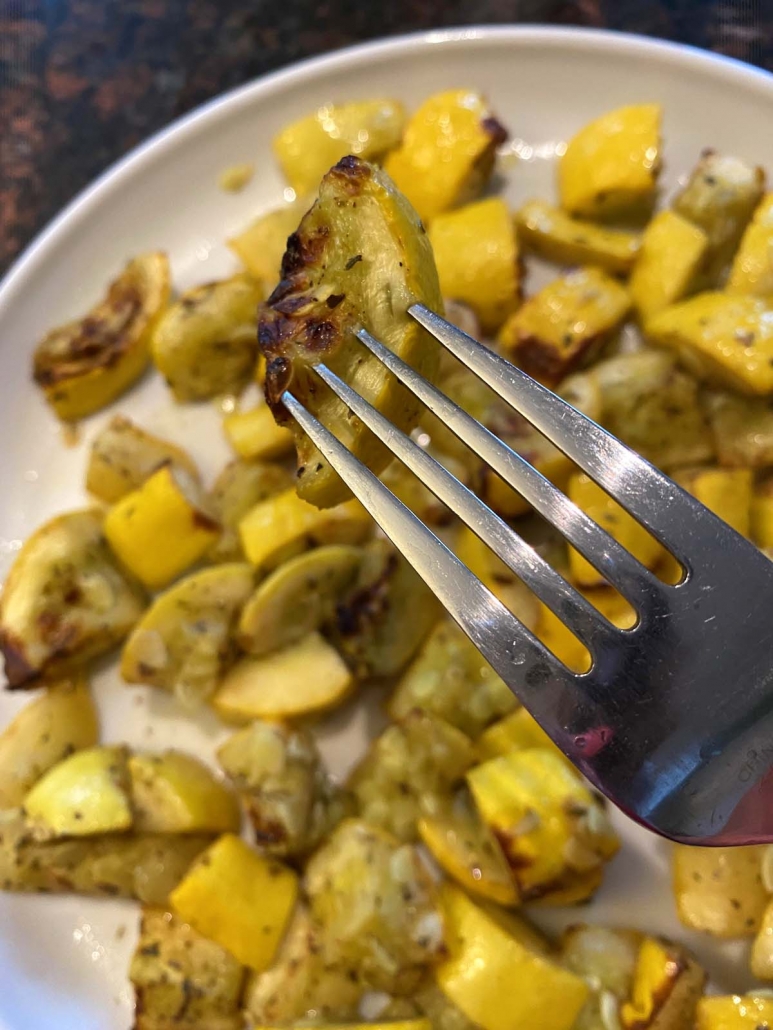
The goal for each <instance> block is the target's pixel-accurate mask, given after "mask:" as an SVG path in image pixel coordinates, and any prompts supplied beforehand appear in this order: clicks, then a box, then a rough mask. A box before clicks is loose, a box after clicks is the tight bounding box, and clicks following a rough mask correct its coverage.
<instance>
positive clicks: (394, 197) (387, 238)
mask: <svg viewBox="0 0 773 1030" xmlns="http://www.w3.org/2000/svg"><path fill="white" fill-rule="evenodd" d="M387 298H388V302H387ZM416 302H421V303H424V304H426V305H427V307H429V308H431V309H432V310H434V311H442V299H441V295H440V287H439V285H438V279H437V271H436V269H435V262H434V259H433V257H432V248H431V247H430V244H429V239H428V238H427V234H426V232H425V231H424V228H423V226H422V225H421V223H420V222H419V219H418V216H417V215H416V212H415V211H414V210H413V208H412V207H411V206H410V204H409V203H408V201H407V200H406V199H405V197H404V196H402V194H400V193H399V192H398V191H397V189H395V186H394V184H393V183H392V181H391V180H390V179H389V177H388V176H387V175H386V174H385V173H384V172H383V171H382V170H381V169H380V168H376V167H375V166H374V165H370V164H368V163H367V162H366V161H362V160H360V158H357V157H354V156H349V157H344V158H342V159H341V160H340V161H339V162H338V164H337V165H336V166H335V167H334V168H331V170H330V171H329V172H328V173H327V174H326V175H325V177H324V178H323V180H322V183H321V184H320V189H319V197H318V199H317V201H316V203H315V204H314V206H313V207H312V208H311V210H310V211H309V212H308V213H307V214H306V215H304V217H303V219H302V221H301V224H300V225H299V226H298V229H297V231H296V232H295V233H293V235H292V236H291V237H290V239H289V240H288V249H287V251H286V253H285V256H284V258H283V262H282V281H281V283H280V284H279V286H277V288H276V289H275V290H274V292H273V293H272V294H271V296H270V297H269V299H268V301H267V302H266V304H264V305H263V306H262V308H261V311H260V317H259V323H258V342H259V344H260V348H261V351H262V352H263V354H264V356H265V358H266V361H267V365H266V385H265V393H266V399H267V400H268V402H269V405H270V406H271V409H272V411H273V412H274V416H275V417H276V419H277V421H278V422H279V423H280V424H282V425H288V426H289V427H290V428H291V429H292V432H293V435H294V437H295V445H296V450H297V452H298V492H299V494H300V495H301V497H303V498H304V499H305V500H307V501H310V502H312V503H314V504H317V505H319V506H320V507H330V506H332V505H334V504H338V503H339V502H340V501H343V500H345V499H346V498H347V497H348V496H350V491H349V490H348V488H347V487H346V486H345V485H344V483H343V481H342V480H341V479H340V478H339V476H338V474H337V473H336V472H334V470H333V468H332V466H331V465H330V464H329V463H328V461H327V459H326V458H325V457H324V456H323V455H322V454H321V452H320V451H319V450H318V449H317V448H316V447H315V446H314V445H313V444H312V442H311V440H310V439H309V437H308V436H306V434H305V433H304V432H303V430H302V429H301V428H300V426H299V425H298V423H297V422H296V421H295V419H293V418H292V416H291V415H290V414H289V413H288V412H287V411H286V409H285V407H284V404H283V402H282V395H283V393H284V391H285V390H286V389H287V387H288V386H289V385H290V383H291V382H292V392H293V395H294V396H295V397H296V398H297V399H298V400H299V401H301V402H302V403H303V404H304V405H305V406H306V408H307V409H308V410H309V411H311V412H312V414H314V415H316V416H317V418H318V419H320V421H321V422H323V423H324V424H325V426H326V427H327V428H328V429H329V430H330V431H331V432H332V433H334V434H335V435H336V436H337V437H338V439H339V440H341V442H342V443H343V444H344V446H346V448H347V449H348V450H349V451H351V452H352V453H353V454H355V455H356V457H358V458H359V459H360V460H361V461H363V462H364V463H365V464H366V465H367V466H368V467H369V468H370V469H371V470H372V471H373V472H376V473H379V472H381V471H383V469H385V468H386V466H387V465H388V464H389V462H390V460H391V459H392V453H391V451H389V450H388V448H387V447H386V446H385V445H384V444H382V443H381V442H380V441H379V440H378V439H377V438H376V437H375V436H374V434H373V433H371V432H370V430H369V429H367V427H366V426H364V425H363V423H362V422H361V421H360V420H359V419H357V418H355V417H354V416H353V415H352V413H351V412H350V411H349V409H348V407H347V406H346V404H344V403H343V401H341V400H339V398H338V397H337V396H336V395H335V394H334V393H333V392H332V391H331V390H330V389H329V388H327V387H326V386H324V385H323V384H322V383H321V382H320V380H319V376H318V375H317V373H316V372H315V371H314V366H315V365H317V364H318V363H320V362H324V363H325V365H326V366H327V367H328V368H330V369H331V371H333V372H335V373H336V374H337V375H339V376H341V377H342V378H343V379H344V380H345V381H346V382H347V383H348V384H349V386H351V387H352V388H353V389H355V390H356V391H357V392H358V393H359V394H360V395H361V396H363V397H365V398H367V400H369V401H370V403H371V404H373V405H374V407H376V408H377V409H378V410H379V411H380V412H381V413H382V414H383V415H385V416H386V417H387V418H388V419H389V420H390V421H391V422H393V423H394V424H395V425H397V426H398V427H399V428H400V429H402V430H404V431H406V432H407V431H410V430H411V429H413V427H414V426H415V425H416V423H417V422H418V419H419V415H420V414H421V411H422V406H421V404H420V402H419V401H418V400H416V398H414V397H413V395H411V394H409V392H408V390H407V389H406V388H405V387H403V386H402V385H401V384H400V383H399V382H398V381H397V379H396V378H395V377H394V376H393V375H391V373H390V372H388V371H387V369H386V368H385V366H384V365H383V364H382V363H381V362H380V361H379V360H378V359H377V358H376V357H374V356H373V355H371V354H369V353H368V352H367V350H363V347H362V344H361V343H360V342H359V340H358V339H357V337H356V335H355V331H356V330H357V329H359V328H365V329H367V330H368V331H369V332H371V333H372V334H373V336H375V337H376V338H377V339H379V340H381V342H382V343H383V344H384V345H385V346H386V347H388V348H389V349H390V350H392V351H394V352H395V353H396V354H397V355H398V356H399V357H401V358H403V360H405V361H407V362H408V363H409V364H410V365H412V366H413V367H414V368H415V369H416V370H417V371H418V372H421V374H422V375H425V376H427V377H429V378H430V379H431V378H433V377H434V375H435V372H436V370H437V368H438V363H439V360H440V355H439V347H438V345H437V343H436V342H435V340H433V339H432V337H431V336H430V335H429V333H427V331H426V330H425V329H423V328H422V327H421V326H420V325H419V324H418V323H417V322H416V321H415V320H414V319H413V318H411V317H410V316H409V315H408V308H409V307H410V306H411V304H413V303H416Z"/></svg>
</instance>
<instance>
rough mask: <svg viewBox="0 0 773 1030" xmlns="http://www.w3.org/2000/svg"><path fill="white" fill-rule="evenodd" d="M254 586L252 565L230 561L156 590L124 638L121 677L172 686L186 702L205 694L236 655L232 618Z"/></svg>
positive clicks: (138, 681)
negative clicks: (151, 602) (162, 591)
mask: <svg viewBox="0 0 773 1030" xmlns="http://www.w3.org/2000/svg"><path fill="white" fill-rule="evenodd" d="M252 585H253V574H252V569H251V567H250V566H249V565H247V564H246V563H245V562H233V563H227V564H223V565H216V566H215V567H214V568H208V569H202V570H201V571H200V572H194V573H192V574H191V575H190V576H186V577H185V579H183V580H181V581H180V582H179V583H176V584H175V585H174V586H173V587H171V588H170V589H169V590H167V591H165V592H164V593H163V594H160V595H159V596H158V597H157V598H156V599H155V601H154V602H153V604H152V605H151V606H150V608H149V609H148V610H147V612H145V614H144V616H143V617H142V619H141V620H140V621H139V623H138V624H137V626H136V627H135V628H134V631H133V632H132V634H131V636H130V637H129V639H128V640H127V641H126V645H125V646H124V649H123V654H122V655H121V675H122V676H123V678H124V680H126V682H127V683H146V684H148V685H149V686H153V687H160V688H162V689H163V690H171V691H173V692H174V693H175V694H176V695H177V697H178V698H179V699H180V700H181V701H183V702H184V703H187V704H195V703H197V702H200V701H202V700H203V699H204V698H206V697H209V695H210V694H211V693H212V691H213V690H214V689H215V687H216V685H217V682H218V679H219V678H220V675H221V673H222V672H223V670H224V668H225V667H226V666H227V665H228V663H229V661H230V659H231V658H232V657H233V656H234V654H233V652H234V647H233V635H234V630H235V627H236V620H237V618H238V614H239V609H240V608H241V606H242V605H243V604H244V602H245V601H246V600H247V598H248V597H249V596H250V592H251V591H252Z"/></svg>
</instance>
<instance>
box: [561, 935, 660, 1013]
mask: <svg viewBox="0 0 773 1030" xmlns="http://www.w3.org/2000/svg"><path fill="white" fill-rule="evenodd" d="M641 940H642V935H641V934H640V933H639V932H637V931H636V930H612V929H608V928H607V927H605V926H585V925H583V924H582V923H579V924H575V925H573V926H569V927H567V928H566V930H564V932H563V933H562V934H561V940H560V954H561V960H562V963H563V964H564V965H565V966H566V967H567V968H568V969H570V970H571V971H572V972H573V973H576V974H577V975H578V976H581V977H582V978H583V979H584V980H585V982H586V983H587V984H588V986H589V987H590V988H591V993H590V995H589V996H588V1000H587V1001H586V1002H585V1005H584V1006H583V1009H582V1011H581V1012H580V1015H579V1016H578V1017H577V1022H576V1023H575V1025H574V1027H573V1028H572V1030H600V1028H601V1027H605V1026H606V1025H607V1024H609V1026H616V1025H617V1024H618V1023H619V1019H620V1006H621V1004H622V1003H623V1002H625V1001H626V1000H627V999H628V997H629V995H630V993H631V988H632V987H633V977H634V973H635V971H636V963H637V959H638V957H639V947H640V944H641ZM610 1015H611V1016H612V1017H615V1018H611V1019H610ZM616 1021H617V1022H616ZM675 1030H676V1028H675Z"/></svg>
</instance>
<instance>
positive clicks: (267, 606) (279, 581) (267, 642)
mask: <svg viewBox="0 0 773 1030" xmlns="http://www.w3.org/2000/svg"><path fill="white" fill-rule="evenodd" d="M363 557H364V551H363V549H362V548H360V547H345V546H342V545H335V544H332V545H330V546H329V547H315V548H313V549H312V550H311V551H306V552H305V553H304V554H299V555H298V556H297V557H296V558H291V559H290V560H289V561H286V562H284V563H283V564H282V565H280V566H279V568H277V569H275V570H274V571H273V572H272V573H271V574H270V575H268V576H267V577H266V578H265V579H264V580H263V581H262V582H261V583H260V585H259V586H258V588H257V590H256V591H255V593H254V594H253V595H252V596H251V597H250V598H249V600H248V601H247V603H246V604H245V606H244V608H243V609H242V613H241V616H240V618H239V631H238V639H239V646H240V647H241V648H242V650H244V651H246V652H247V653H248V654H252V655H256V656H260V655H264V654H269V653H270V652H271V651H278V650H281V649H282V648H284V647H289V646H290V644H294V643H296V642H297V641H298V640H300V639H302V638H303V637H305V636H306V635H307V634H308V633H312V632H313V631H314V630H316V629H319V628H320V626H322V625H323V624H324V623H326V622H330V621H331V620H332V618H333V617H334V615H335V611H336V604H337V603H338V602H339V601H340V600H341V598H342V595H343V593H344V591H345V590H346V589H347V588H348V587H349V586H351V584H352V582H353V581H354V579H355V578H356V576H357V572H358V571H359V568H360V565H361V564H362V560H363Z"/></svg>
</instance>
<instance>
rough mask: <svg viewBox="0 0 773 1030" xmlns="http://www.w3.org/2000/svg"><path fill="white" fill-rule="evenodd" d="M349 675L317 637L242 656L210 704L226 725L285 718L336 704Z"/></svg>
mask: <svg viewBox="0 0 773 1030" xmlns="http://www.w3.org/2000/svg"><path fill="white" fill-rule="evenodd" d="M353 686H354V677H353V676H352V674H351V672H350V671H349V669H348V667H347V665H346V663H345V662H344V660H343V658H342V657H341V656H340V655H339V653H338V652H337V651H336V650H335V648H334V647H332V646H331V645H330V644H328V642H327V641H326V640H325V639H324V637H322V636H320V634H319V633H310V634H309V635H308V636H307V637H304V638H303V640H300V641H298V643H295V644H291V645H290V646H289V647H287V648H284V649H283V650H281V651H274V652H273V653H272V654H268V655H264V656H263V657H261V658H252V657H249V658H242V659H241V660H240V661H238V662H237V663H236V665H234V666H233V668H232V669H231V670H230V671H229V672H228V673H226V675H225V677H224V678H223V681H222V683H221V684H220V687H219V688H218V691H217V693H216V694H215V696H214V697H213V699H212V704H213V705H214V707H215V711H216V712H217V713H218V715H220V716H222V718H223V719H226V720H227V721H229V722H249V721H250V719H291V718H297V717H299V716H303V715H310V714H312V713H314V712H320V711H324V710H325V709H328V708H333V707H335V706H336V705H337V704H339V703H340V702H341V701H343V699H344V698H345V697H346V696H347V695H348V694H349V692H350V691H351V689H352V687H353Z"/></svg>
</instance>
